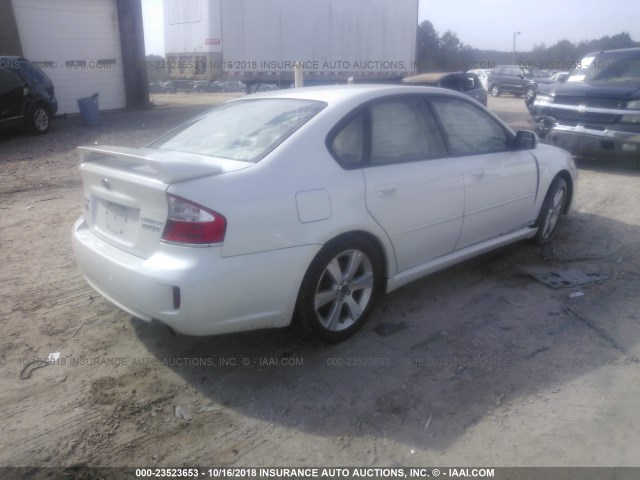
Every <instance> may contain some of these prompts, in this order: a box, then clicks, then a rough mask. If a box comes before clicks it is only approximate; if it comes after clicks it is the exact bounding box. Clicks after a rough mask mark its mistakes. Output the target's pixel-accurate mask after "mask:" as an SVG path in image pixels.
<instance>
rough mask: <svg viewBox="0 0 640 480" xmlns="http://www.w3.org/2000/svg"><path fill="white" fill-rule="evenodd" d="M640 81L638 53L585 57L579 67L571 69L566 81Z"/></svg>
mask: <svg viewBox="0 0 640 480" xmlns="http://www.w3.org/2000/svg"><path fill="white" fill-rule="evenodd" d="M582 81H584V82H634V83H638V82H640V55H639V54H638V53H634V54H633V55H630V54H620V53H610V54H607V53H604V54H601V55H598V56H591V57H585V58H583V59H582V60H581V61H580V66H579V68H576V69H574V70H572V71H571V75H570V77H569V79H568V82H582Z"/></svg>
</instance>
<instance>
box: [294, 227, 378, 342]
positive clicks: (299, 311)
mask: <svg viewBox="0 0 640 480" xmlns="http://www.w3.org/2000/svg"><path fill="white" fill-rule="evenodd" d="M381 284H382V268H381V259H380V254H379V253H378V250H377V249H376V248H375V247H374V246H373V245H372V244H371V242H370V241H368V240H366V239H364V238H353V237H351V238H341V239H338V240H335V241H333V242H330V243H328V244H327V245H325V246H324V247H323V248H322V250H320V252H319V253H318V254H317V255H316V257H315V258H314V260H313V262H312V263H311V266H310V267H309V269H308V270H307V273H306V274H305V276H304V279H303V281H302V285H301V287H300V293H299V295H298V302H297V305H296V322H297V325H298V327H300V330H301V331H302V333H303V334H304V335H305V336H313V337H319V338H320V339H322V340H324V341H326V342H330V343H336V342H340V341H342V340H345V339H346V338H348V337H350V336H351V335H353V334H354V333H355V332H356V331H357V330H358V329H360V328H361V327H362V325H363V324H364V323H365V321H366V320H367V318H368V317H369V315H370V314H371V310H372V308H373V304H374V302H375V300H376V298H377V296H378V293H379V291H380V288H381Z"/></svg>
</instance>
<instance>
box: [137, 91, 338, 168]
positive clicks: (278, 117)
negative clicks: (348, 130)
mask: <svg viewBox="0 0 640 480" xmlns="http://www.w3.org/2000/svg"><path fill="white" fill-rule="evenodd" d="M325 106H326V104H325V103H323V102H317V101H311V100H296V99H282V98H274V99H271V98H269V99H267V98H262V99H254V100H240V101H236V102H231V103H227V104H225V105H222V106H221V107H218V108H216V109H214V110H211V111H210V112H208V113H206V114H204V115H202V116H200V117H197V118H195V119H194V120H193V121H191V122H189V123H187V124H185V125H183V126H181V127H179V128H178V129H176V130H174V131H172V132H170V133H169V134H167V135H165V136H164V137H162V138H160V139H159V140H157V141H155V142H154V143H152V144H151V145H150V147H151V148H158V149H162V150H174V151H180V152H187V153H195V154H198V155H208V156H211V157H219V158H227V159H231V160H240V161H243V162H251V163H255V162H257V161H259V160H260V159H262V158H263V157H264V156H265V155H267V154H268V153H269V152H270V151H271V150H273V149H274V148H275V147H277V146H278V145H279V144H280V143H282V142H283V141H284V140H285V139H286V138H287V137H289V136H290V135H291V134H292V133H293V132H295V131H296V130H297V129H298V128H300V127H301V126H302V125H304V124H305V123H306V122H308V121H309V120H310V119H311V118H313V117H314V116H315V115H317V114H318V112H320V111H321V110H322V109H323V108H324V107H325Z"/></svg>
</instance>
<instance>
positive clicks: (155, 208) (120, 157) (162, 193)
mask: <svg viewBox="0 0 640 480" xmlns="http://www.w3.org/2000/svg"><path fill="white" fill-rule="evenodd" d="M78 150H79V152H80V157H81V160H82V163H81V164H80V173H81V175H82V183H83V190H84V207H85V210H84V218H85V222H86V223H87V226H88V228H89V229H90V230H91V231H92V232H93V233H94V234H95V235H96V236H98V237H99V238H101V239H102V240H104V241H105V242H107V243H109V244H111V245H113V246H116V247H118V248H120V249H122V250H125V251H127V252H129V253H132V254H134V255H136V256H139V257H142V258H149V257H150V256H151V255H152V254H153V253H154V252H155V251H156V249H157V247H158V244H159V243H160V241H161V239H162V233H163V231H164V227H165V224H166V221H167V212H168V203H167V196H166V190H167V188H168V187H169V185H171V184H173V183H177V182H184V181H187V180H191V179H195V178H201V177H207V176H214V175H220V174H223V173H226V172H230V171H235V170H240V169H243V168H247V167H248V166H250V165H251V164H248V163H245V162H238V161H234V160H225V159H219V158H212V157H206V156H201V155H194V154H189V153H182V152H174V151H166V150H158V149H151V148H144V149H132V148H123V147H107V146H105V147H80V148H79V149H78Z"/></svg>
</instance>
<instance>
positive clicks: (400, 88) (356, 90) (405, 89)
mask: <svg viewBox="0 0 640 480" xmlns="http://www.w3.org/2000/svg"><path fill="white" fill-rule="evenodd" d="M410 93H422V94H425V93H431V94H440V95H451V96H457V97H460V98H463V99H465V100H467V99H468V97H467V96H466V95H463V94H461V93H458V92H456V91H453V90H449V89H444V88H437V87H422V86H409V85H375V84H373V85H368V84H356V85H330V86H323V87H303V88H290V89H286V90H274V91H271V92H261V93H255V94H252V95H247V96H246V97H242V98H241V99H238V100H242V99H244V98H290V99H299V100H316V101H320V102H325V103H328V104H337V103H342V102H351V101H360V102H365V101H367V100H374V99H376V98H379V97H381V96H390V95H402V94H410ZM238 100H234V101H238Z"/></svg>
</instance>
